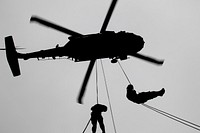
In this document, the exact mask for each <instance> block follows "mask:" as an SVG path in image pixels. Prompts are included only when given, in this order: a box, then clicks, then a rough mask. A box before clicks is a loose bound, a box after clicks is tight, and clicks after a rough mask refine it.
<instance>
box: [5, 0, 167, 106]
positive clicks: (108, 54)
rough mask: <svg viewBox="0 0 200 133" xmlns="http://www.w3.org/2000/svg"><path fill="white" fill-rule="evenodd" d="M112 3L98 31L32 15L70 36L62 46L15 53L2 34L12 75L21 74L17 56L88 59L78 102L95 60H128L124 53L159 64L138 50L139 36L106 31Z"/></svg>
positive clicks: (140, 40) (19, 57)
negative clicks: (87, 31) (82, 31)
mask: <svg viewBox="0 0 200 133" xmlns="http://www.w3.org/2000/svg"><path fill="white" fill-rule="evenodd" d="M116 3H117V0H112V2H111V5H110V8H109V10H108V12H107V15H106V17H105V20H104V22H103V25H102V27H101V30H100V32H99V33H95V34H87V35H83V34H80V33H78V32H75V31H73V30H70V29H67V28H64V27H62V26H59V25H57V24H55V23H52V22H50V21H47V20H45V19H42V18H40V17H38V16H32V17H31V19H30V22H37V23H39V24H42V25H44V26H47V27H50V28H52V29H55V30H57V31H60V32H63V33H66V34H68V35H70V37H69V42H67V43H66V45H64V46H62V47H60V46H58V45H57V46H56V47H55V48H51V49H46V50H41V51H36V52H31V53H19V52H17V51H16V48H15V45H14V41H13V38H12V36H7V37H5V49H1V50H6V56H7V60H8V63H9V66H10V68H11V71H12V74H13V76H19V75H20V74H21V73H20V67H19V63H18V59H24V60H27V59H30V58H37V59H40V58H46V57H52V58H53V59H56V57H64V56H65V57H68V58H70V59H72V60H73V61H74V62H81V61H90V63H89V66H88V68H87V71H86V74H85V78H84V80H83V83H82V86H81V90H80V93H79V96H78V103H82V97H83V95H84V93H85V90H86V86H87V83H88V80H89V77H90V74H91V72H92V69H93V66H94V64H95V61H96V60H97V59H102V58H109V59H111V62H112V63H116V62H117V60H118V59H120V60H126V59H128V58H127V56H134V57H137V58H139V59H142V60H145V61H148V62H151V63H154V64H158V65H162V64H163V63H164V60H157V59H154V58H152V57H148V56H145V55H142V54H139V53H138V52H139V51H140V50H141V49H142V48H143V46H144V40H143V38H142V37H141V36H139V35H136V34H134V33H128V32H125V31H120V32H118V33H115V32H114V31H106V28H107V26H108V23H109V21H110V18H111V15H112V13H113V10H114V8H115V6H116Z"/></svg>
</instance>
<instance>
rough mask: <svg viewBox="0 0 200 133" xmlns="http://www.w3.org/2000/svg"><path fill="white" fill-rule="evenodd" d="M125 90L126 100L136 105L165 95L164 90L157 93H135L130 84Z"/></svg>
mask: <svg viewBox="0 0 200 133" xmlns="http://www.w3.org/2000/svg"><path fill="white" fill-rule="evenodd" d="M126 89H127V93H126V97H127V98H128V100H130V101H132V102H134V103H137V104H142V103H145V102H147V101H148V100H151V99H153V98H156V97H158V96H163V95H164V93H165V89H164V88H162V89H161V90H159V91H148V92H141V93H137V92H136V90H134V87H133V85H132V84H129V85H128V86H127V88H126Z"/></svg>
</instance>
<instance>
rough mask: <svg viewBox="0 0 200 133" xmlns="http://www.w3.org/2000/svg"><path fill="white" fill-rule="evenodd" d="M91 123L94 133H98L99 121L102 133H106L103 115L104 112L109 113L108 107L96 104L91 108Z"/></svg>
mask: <svg viewBox="0 0 200 133" xmlns="http://www.w3.org/2000/svg"><path fill="white" fill-rule="evenodd" d="M91 110H92V112H91V123H92V133H95V132H96V129H97V121H98V122H99V126H100V128H101V130H102V133H105V126H104V123H103V117H102V115H101V113H102V112H106V111H107V106H105V105H102V104H95V105H94V106H92V107H91Z"/></svg>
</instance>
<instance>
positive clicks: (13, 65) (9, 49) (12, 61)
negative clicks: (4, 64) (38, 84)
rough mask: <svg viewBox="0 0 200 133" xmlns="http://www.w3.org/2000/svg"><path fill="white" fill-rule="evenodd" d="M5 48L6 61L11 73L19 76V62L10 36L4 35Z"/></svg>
mask: <svg viewBox="0 0 200 133" xmlns="http://www.w3.org/2000/svg"><path fill="white" fill-rule="evenodd" d="M5 48H6V57H7V61H8V64H9V66H10V69H11V71H12V74H13V76H14V77H15V76H19V75H20V68H19V62H18V57H17V51H16V49H15V45H14V41H13V38H12V36H7V37H5Z"/></svg>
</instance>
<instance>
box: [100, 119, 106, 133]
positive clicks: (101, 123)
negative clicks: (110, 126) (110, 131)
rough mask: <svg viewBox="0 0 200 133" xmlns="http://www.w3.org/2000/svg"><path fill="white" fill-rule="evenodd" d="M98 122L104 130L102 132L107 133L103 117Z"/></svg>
mask: <svg viewBox="0 0 200 133" xmlns="http://www.w3.org/2000/svg"><path fill="white" fill-rule="evenodd" d="M98 122H99V126H100V128H101V130H102V133H105V126H104V123H103V117H99V119H98Z"/></svg>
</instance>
